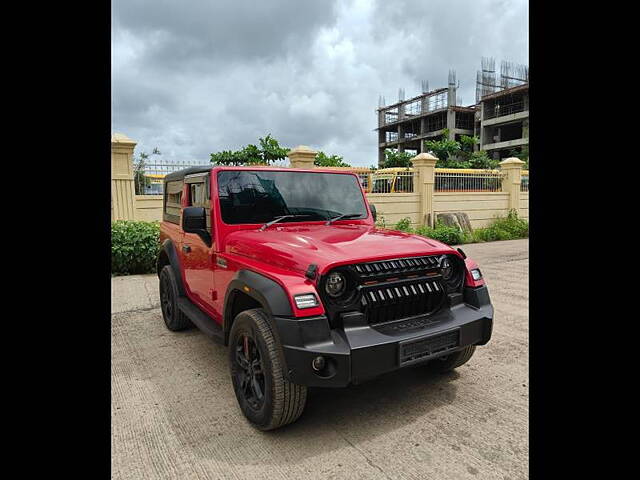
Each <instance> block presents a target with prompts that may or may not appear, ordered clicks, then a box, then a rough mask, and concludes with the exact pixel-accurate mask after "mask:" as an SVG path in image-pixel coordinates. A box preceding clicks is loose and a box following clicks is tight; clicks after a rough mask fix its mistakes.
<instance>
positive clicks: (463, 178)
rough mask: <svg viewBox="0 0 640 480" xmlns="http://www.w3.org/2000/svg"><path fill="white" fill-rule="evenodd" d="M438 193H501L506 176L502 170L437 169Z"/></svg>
mask: <svg viewBox="0 0 640 480" xmlns="http://www.w3.org/2000/svg"><path fill="white" fill-rule="evenodd" d="M435 170H436V171H435V185H434V189H435V191H436V192H501V191H502V179H503V176H504V174H503V173H502V172H501V171H500V170H472V169H457V168H436V169H435Z"/></svg>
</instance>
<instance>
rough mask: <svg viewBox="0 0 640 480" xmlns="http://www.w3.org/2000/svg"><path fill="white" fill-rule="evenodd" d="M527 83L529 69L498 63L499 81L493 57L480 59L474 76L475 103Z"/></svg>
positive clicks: (502, 62) (503, 61) (512, 64)
mask: <svg viewBox="0 0 640 480" xmlns="http://www.w3.org/2000/svg"><path fill="white" fill-rule="evenodd" d="M525 83H529V67H528V66H526V65H521V64H518V63H514V62H508V61H505V60H502V61H501V62H500V79H499V81H498V78H497V74H496V62H495V59H494V58H493V57H482V61H481V69H480V70H478V72H477V74H476V103H480V99H481V98H482V97H485V96H487V95H491V94H492V93H496V92H499V91H501V90H506V89H508V88H513V87H517V86H519V85H524V84H525Z"/></svg>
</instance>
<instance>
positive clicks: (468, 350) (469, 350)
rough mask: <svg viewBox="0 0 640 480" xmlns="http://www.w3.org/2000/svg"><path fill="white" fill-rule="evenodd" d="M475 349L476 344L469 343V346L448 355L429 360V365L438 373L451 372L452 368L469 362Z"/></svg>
mask: <svg viewBox="0 0 640 480" xmlns="http://www.w3.org/2000/svg"><path fill="white" fill-rule="evenodd" d="M475 351H476V346H475V345H469V346H468V347H465V348H463V349H462V350H460V351H458V352H455V353H452V354H451V355H446V356H444V357H441V358H436V359H434V360H431V361H430V362H429V367H430V368H431V369H432V370H434V371H436V372H438V373H446V372H450V371H451V370H453V369H455V368H458V367H459V366H461V365H464V364H465V363H467V362H468V361H469V360H470V359H471V357H472V356H473V353H474V352H475Z"/></svg>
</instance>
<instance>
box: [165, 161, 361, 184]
mask: <svg viewBox="0 0 640 480" xmlns="http://www.w3.org/2000/svg"><path fill="white" fill-rule="evenodd" d="M213 169H215V170H216V171H218V170H248V171H251V170H264V171H267V172H291V171H293V172H311V173H336V174H350V175H355V174H356V171H357V170H358V167H350V168H345V169H344V170H342V169H338V168H336V167H315V168H313V169H304V168H290V167H266V166H261V165H247V166H231V165H229V166H221V165H201V166H195V167H189V168H183V169H182V170H178V171H176V172H173V173H168V174H167V175H166V176H165V177H164V181H165V182H175V181H177V180H183V179H184V177H185V176H187V175H194V174H196V173H206V172H210V171H211V170H213ZM366 170H367V171H369V169H368V168H367V169H366ZM357 173H360V172H357Z"/></svg>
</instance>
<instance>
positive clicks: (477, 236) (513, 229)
mask: <svg viewBox="0 0 640 480" xmlns="http://www.w3.org/2000/svg"><path fill="white" fill-rule="evenodd" d="M393 230H399V231H401V232H406V233H414V234H416V235H421V236H423V237H428V238H432V239H434V240H438V241H440V242H442V243H446V244H447V245H460V244H463V243H479V242H493V241H496V240H515V239H518V238H527V237H529V222H527V221H526V220H523V219H521V218H518V213H517V212H516V211H515V210H511V211H510V212H509V213H508V214H507V216H506V217H498V218H496V219H495V220H493V221H492V222H491V224H490V225H489V226H488V227H484V228H476V229H475V230H473V231H472V232H470V233H466V232H462V231H460V229H458V228H457V227H449V226H447V225H444V224H443V223H441V222H438V223H437V224H436V226H435V227H434V228H431V227H427V226H421V227H418V228H413V227H411V220H410V219H409V218H408V217H407V218H403V219H402V220H400V221H399V222H398V223H396V224H395V225H394V227H393Z"/></svg>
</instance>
